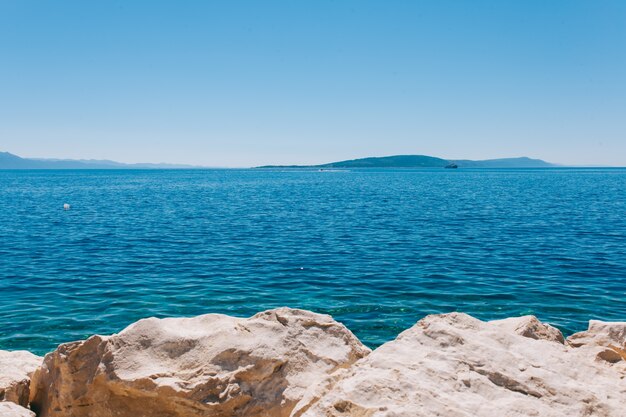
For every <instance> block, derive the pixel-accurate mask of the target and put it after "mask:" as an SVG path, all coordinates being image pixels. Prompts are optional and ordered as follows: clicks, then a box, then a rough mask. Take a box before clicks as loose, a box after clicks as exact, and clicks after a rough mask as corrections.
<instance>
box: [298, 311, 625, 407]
mask: <svg viewBox="0 0 626 417" xmlns="http://www.w3.org/2000/svg"><path fill="white" fill-rule="evenodd" d="M625 333H626V332H624V324H623V323H601V322H591V325H590V327H589V330H588V331H587V332H583V333H581V334H577V335H573V336H572V337H570V338H569V340H568V343H567V344H563V337H562V335H561V334H560V332H558V330H556V329H554V328H553V327H551V326H548V325H545V324H542V323H541V322H539V321H538V320H536V319H535V318H534V317H522V318H515V319H507V320H499V321H494V322H483V321H480V320H477V319H475V318H473V317H470V316H468V315H465V314H461V313H451V314H443V315H433V316H427V317H425V318H424V319H422V320H420V321H419V322H418V323H417V324H416V325H415V326H413V327H412V328H410V329H409V330H406V331H405V332H403V333H402V334H401V335H400V336H398V338H397V339H396V340H394V341H392V342H389V343H386V344H384V345H383V346H381V347H379V348H378V349H376V350H375V351H374V352H372V353H371V354H370V355H369V356H367V357H366V358H364V359H361V360H359V361H358V362H357V363H355V364H354V365H353V366H352V367H350V368H349V369H341V370H338V371H337V372H335V373H334V374H333V375H331V376H329V377H327V378H325V379H324V380H323V381H322V382H320V383H318V384H317V385H316V386H313V387H311V388H310V389H309V391H308V392H307V393H306V394H305V397H304V398H303V399H302V400H301V401H300V402H299V403H298V405H297V406H296V408H295V409H294V411H293V413H292V417H333V416H336V417H345V416H352V417H378V416H381V417H382V416H386V417H392V416H393V417H405V416H406V417H409V416H410V417H419V416H442V417H461V416H463V417H476V416H485V417H487V416H489V417H528V416H541V417H557V416H558V417H561V416H562V417H566V416H567V417H572V416H581V417H582V416H598V417H608V416H611V417H624V416H626V359H624V357H623V356H620V358H621V359H620V360H617V357H618V356H619V352H620V351H619V349H617V350H616V349H613V348H609V349H611V351H613V352H617V353H618V356H615V355H613V356H610V360H606V359H604V358H601V357H598V356H597V355H596V351H598V352H599V351H604V350H606V349H607V345H609V344H610V345H614V346H615V347H617V348H619V347H620V346H622V347H623V346H624V343H625V342H626V340H625V338H624V335H625ZM577 345H578V346H579V347H575V346H577ZM585 346H587V347H586V348H585Z"/></svg>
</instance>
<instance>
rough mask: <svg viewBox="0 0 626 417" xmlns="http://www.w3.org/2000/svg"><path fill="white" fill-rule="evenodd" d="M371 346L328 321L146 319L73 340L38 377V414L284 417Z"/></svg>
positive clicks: (287, 314) (283, 314)
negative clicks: (317, 385)
mask: <svg viewBox="0 0 626 417" xmlns="http://www.w3.org/2000/svg"><path fill="white" fill-rule="evenodd" d="M368 353H369V349H368V348H366V347H365V346H363V345H362V344H361V342H359V340H358V339H357V338H356V337H355V336H354V335H353V334H352V333H351V332H350V331H349V330H348V329H346V327H345V326H343V325H342V324H340V323H337V322H336V321H334V320H333V319H332V318H331V317H330V316H327V315H320V314H315V313H311V312H308V311H302V310H293V309H288V308H281V309H276V310H270V311H266V312H263V313H259V314H257V315H255V316H253V317H251V318H248V319H243V318H235V317H229V316H225V315H219V314H208V315H203V316H198V317H194V318H168V319H156V318H150V319H145V320H140V321H138V322H137V323H135V324H132V325H130V326H129V327H127V328H126V329H124V330H123V331H122V332H120V333H119V334H115V335H112V336H93V337H91V338H89V339H88V340H86V341H81V342H73V343H67V344H64V345H61V346H59V348H58V349H57V350H56V351H54V352H52V353H50V354H48V355H46V357H45V360H44V365H43V366H42V368H41V369H39V370H38V371H37V372H36V373H35V375H34V376H33V382H32V392H31V408H32V409H33V410H34V411H35V412H37V415H38V416H39V417H67V416H71V417H112V416H115V417H144V416H145V417H148V416H151V417H152V416H159V417H196V416H204V417H206V416H211V417H222V416H223V417H227V416H228V417H237V416H246V417H256V416H259V417H260V416H264V417H286V416H288V415H289V414H290V412H291V410H292V409H293V407H294V406H295V404H296V403H297V402H298V400H300V399H301V398H302V395H303V394H304V392H305V390H306V389H307V388H308V387H309V386H310V385H311V384H314V383H315V382H317V381H318V380H320V379H322V378H323V377H325V376H326V375H328V374H330V373H332V372H334V371H336V370H338V369H340V368H347V367H349V366H350V365H351V364H352V363H354V362H355V361H356V360H358V359H360V358H362V357H364V356H365V355H367V354H368Z"/></svg>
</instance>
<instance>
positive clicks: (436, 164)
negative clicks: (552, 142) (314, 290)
mask: <svg viewBox="0 0 626 417" xmlns="http://www.w3.org/2000/svg"><path fill="white" fill-rule="evenodd" d="M450 164H456V165H457V166H458V167H459V168H550V167H556V166H558V165H556V164H552V163H550V162H546V161H543V160H541V159H532V158H528V157H525V156H524V157H519V158H500V159H485V160H478V161H473V160H469V159H443V158H437V157H434V156H427V155H393V156H381V157H368V158H359V159H349V160H345V161H339V162H330V163H327V164H320V165H265V166H261V167H258V168H444V167H446V166H447V165H450Z"/></svg>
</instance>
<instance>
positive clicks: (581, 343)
mask: <svg viewBox="0 0 626 417" xmlns="http://www.w3.org/2000/svg"><path fill="white" fill-rule="evenodd" d="M567 343H568V344H569V345H570V346H572V347H574V348H580V349H583V350H587V351H589V352H591V353H593V354H594V355H595V358H596V360H600V361H605V362H608V363H611V364H616V365H617V366H618V367H626V322H604V321H599V320H591V321H589V328H588V329H587V330H586V331H584V332H579V333H574V334H573V335H571V336H570V337H568V338H567ZM589 356H591V354H589ZM625 415H626V413H625Z"/></svg>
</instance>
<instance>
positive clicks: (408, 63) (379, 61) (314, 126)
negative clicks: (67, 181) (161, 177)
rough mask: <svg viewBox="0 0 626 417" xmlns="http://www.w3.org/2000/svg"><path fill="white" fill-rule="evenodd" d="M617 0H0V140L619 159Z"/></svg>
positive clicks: (232, 153)
mask: <svg viewBox="0 0 626 417" xmlns="http://www.w3.org/2000/svg"><path fill="white" fill-rule="evenodd" d="M625 22H626V1H623V0H617V1H611V0H603V1H592V0H588V1H576V0H560V1H559V0H554V1H545V0H525V1H506V0H497V1H479V0H475V1H464V0H457V1H452V0H432V1H420V0H410V1H400V0H396V1H393V0H392V1H383V0H380V1H366V0H355V1H347V0H346V1H329V0H315V1H313V0H310V1H287V0H285V1H273V0H264V1H240V0H229V1H225V0H224V1H191V0H188V1H173V0H172V1H159V0H149V1H140V0H135V1H113V0H109V1H84V0H79V1H72V0H64V1H62V2H56V1H48V2H42V1H32V0H0V151H8V152H11V153H14V154H18V155H20V156H23V157H49V158H75V159H80V158H85V159H92V158H93V159H112V160H117V161H121V162H171V163H187V164H195V165H205V166H220V167H246V166H256V165H263V164H314V163H323V162H330V161H336V160H343V159H351V158H358V157H366V156H384V155H394V154H425V155H433V156H439V157H443V158H448V159H487V158H498V157H515V156H529V157H536V158H541V159H545V160H548V161H551V162H557V163H562V164H569V165H594V164H599V165H614V166H626V23H625Z"/></svg>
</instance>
